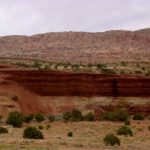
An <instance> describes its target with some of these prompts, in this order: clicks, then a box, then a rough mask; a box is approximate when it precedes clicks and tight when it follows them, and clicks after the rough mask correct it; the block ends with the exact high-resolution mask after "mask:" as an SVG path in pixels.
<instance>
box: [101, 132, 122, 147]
mask: <svg viewBox="0 0 150 150" xmlns="http://www.w3.org/2000/svg"><path fill="white" fill-rule="evenodd" d="M103 141H104V143H105V144H106V145H111V146H114V145H120V139H119V138H118V137H117V136H115V135H114V134H108V135H106V136H105V138H104V139H103Z"/></svg>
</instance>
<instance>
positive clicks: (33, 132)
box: [23, 127, 44, 139]
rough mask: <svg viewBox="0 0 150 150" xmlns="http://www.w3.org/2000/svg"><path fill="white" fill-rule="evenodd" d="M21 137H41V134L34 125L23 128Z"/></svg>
mask: <svg viewBox="0 0 150 150" xmlns="http://www.w3.org/2000/svg"><path fill="white" fill-rule="evenodd" d="M23 138H26V139H43V138H44V137H43V134H42V132H41V131H40V130H37V129H36V128H35V127H27V128H26V129H25V130H24V134H23Z"/></svg>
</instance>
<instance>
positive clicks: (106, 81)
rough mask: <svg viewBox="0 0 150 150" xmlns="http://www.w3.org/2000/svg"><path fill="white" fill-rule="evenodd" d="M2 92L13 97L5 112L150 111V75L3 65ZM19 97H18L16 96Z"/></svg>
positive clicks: (9, 97)
mask: <svg viewBox="0 0 150 150" xmlns="http://www.w3.org/2000/svg"><path fill="white" fill-rule="evenodd" d="M0 95H1V96H5V97H7V98H8V99H9V101H8V103H7V105H4V104H3V101H1V102H0V109H2V108H4V107H2V106H5V108H6V109H5V110H6V111H5V113H4V114H7V113H8V112H9V111H12V110H19V111H22V112H24V113H26V114H30V113H37V112H41V113H45V114H61V113H63V112H66V111H71V110H72V109H75V108H77V109H80V110H82V111H83V113H84V112H87V111H93V112H94V113H95V115H100V114H101V113H103V112H104V111H108V110H113V109H116V108H117V107H125V108H127V109H128V110H129V112H130V113H131V114H132V113H135V112H142V113H145V114H150V78H149V77H138V76H116V75H111V76H108V75H101V74H87V73H86V74H85V73H65V72H52V71H38V70H27V69H26V70H20V69H17V68H13V67H11V66H1V69H0ZM14 96H16V97H17V99H16V100H15V99H14V98H13V97H14Z"/></svg>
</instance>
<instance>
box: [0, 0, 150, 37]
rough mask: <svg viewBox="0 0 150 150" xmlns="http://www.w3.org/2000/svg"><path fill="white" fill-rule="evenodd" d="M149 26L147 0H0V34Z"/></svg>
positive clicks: (148, 2) (148, 5)
mask: <svg viewBox="0 0 150 150" xmlns="http://www.w3.org/2000/svg"><path fill="white" fill-rule="evenodd" d="M148 27H150V0H0V35H12V34H17V35H18V34H23V35H32V34H36V33H44V32H56V31H57V32H58V31H89V32H100V31H105V30H111V29H126V30H136V29H140V28H148Z"/></svg>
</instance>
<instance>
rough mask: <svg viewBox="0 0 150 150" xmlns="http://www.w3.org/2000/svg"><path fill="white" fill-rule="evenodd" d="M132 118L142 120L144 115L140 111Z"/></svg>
mask: <svg viewBox="0 0 150 150" xmlns="http://www.w3.org/2000/svg"><path fill="white" fill-rule="evenodd" d="M133 120H144V115H143V114H141V113H136V114H135V115H134V116H133Z"/></svg>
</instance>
